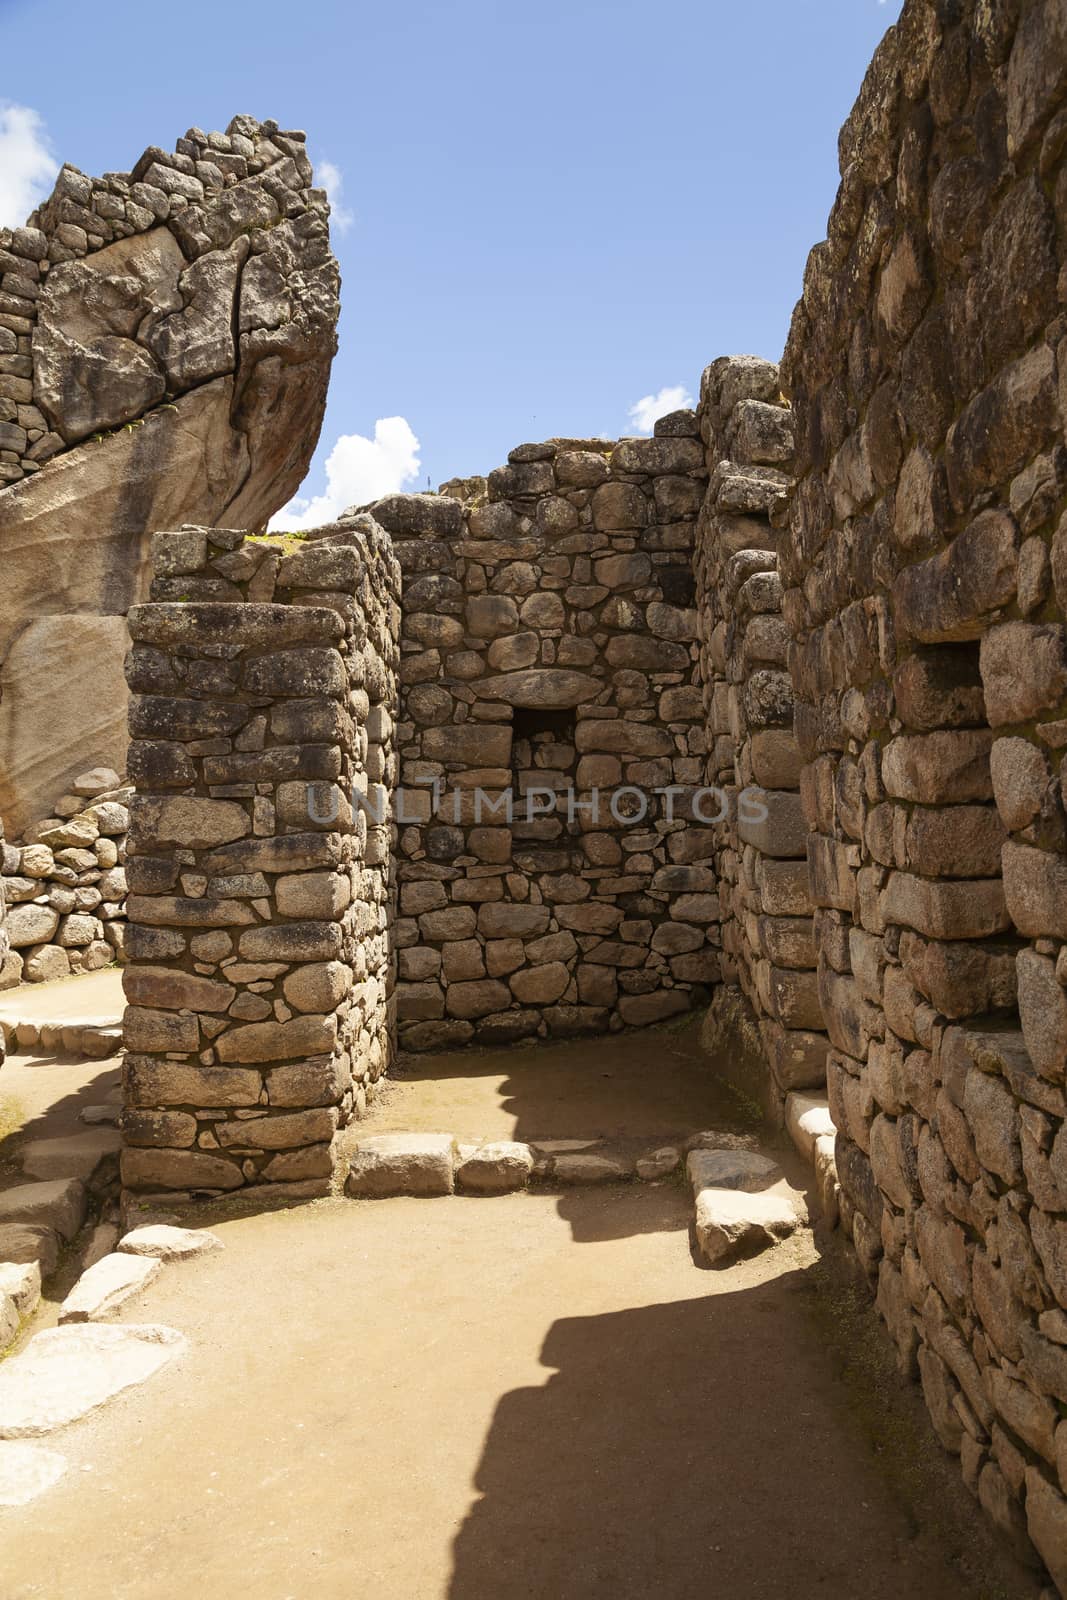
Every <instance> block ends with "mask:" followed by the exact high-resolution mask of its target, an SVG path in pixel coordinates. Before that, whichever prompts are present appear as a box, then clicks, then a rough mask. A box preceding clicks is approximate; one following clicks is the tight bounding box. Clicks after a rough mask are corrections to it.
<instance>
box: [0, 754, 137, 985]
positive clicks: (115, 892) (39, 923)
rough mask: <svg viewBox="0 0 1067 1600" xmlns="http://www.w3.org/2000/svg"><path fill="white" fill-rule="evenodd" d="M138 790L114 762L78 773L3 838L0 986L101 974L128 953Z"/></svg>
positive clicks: (0, 851) (0, 848)
mask: <svg viewBox="0 0 1067 1600" xmlns="http://www.w3.org/2000/svg"><path fill="white" fill-rule="evenodd" d="M132 794H133V790H132V788H130V787H129V786H128V785H126V784H124V783H123V780H122V779H121V778H120V776H119V774H118V773H117V772H115V771H113V770H112V769H111V768H109V767H103V766H100V767H93V768H92V769H90V770H89V771H87V772H82V773H79V775H78V776H77V777H76V778H75V780H74V782H73V784H72V785H71V793H70V794H65V795H61V796H60V798H59V800H58V801H57V802H56V805H55V806H54V808H53V810H54V812H55V815H54V816H50V817H45V818H43V819H42V820H41V821H40V822H37V823H35V824H34V825H33V827H31V828H27V830H26V832H25V834H24V836H23V838H22V840H21V841H20V842H14V841H13V842H11V843H8V842H7V841H6V840H4V839H3V837H2V836H0V895H2V897H3V903H5V904H6V907H7V918H6V921H5V930H6V934H7V939H8V945H9V948H8V950H7V953H6V954H3V953H0V990H2V989H13V988H15V987H16V986H17V985H18V984H20V983H45V982H48V981H49V980H51V979H54V978H66V977H69V976H70V974H71V973H78V972H97V971H99V970H100V968H102V967H107V966H110V965H111V963H112V962H113V961H115V960H117V959H118V960H121V958H122V945H123V938H124V936H125V931H126V868H125V861H126V830H127V828H128V826H129V810H128V802H129V799H130V796H131V795H132Z"/></svg>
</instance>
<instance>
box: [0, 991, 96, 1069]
mask: <svg viewBox="0 0 1067 1600" xmlns="http://www.w3.org/2000/svg"><path fill="white" fill-rule="evenodd" d="M30 1004H31V1006H32V1000H31V1001H30ZM0 1030H2V1032H3V1035H4V1048H5V1050H7V1051H8V1052H9V1053H10V1054H11V1055H15V1054H16V1053H17V1054H19V1055H26V1056H59V1055H61V1056H63V1057H65V1058H66V1059H67V1060H71V1061H103V1060H104V1059H105V1057H107V1056H114V1055H118V1053H119V1051H120V1050H121V1049H122V1018H121V1017H120V1016H114V1017H93V1018H89V1017H64V1018H59V1017H53V1018H50V1019H49V1020H48V1021H41V1022H38V1021H35V1020H34V1018H33V1016H32V1015H27V1016H25V1017H3V1018H0Z"/></svg>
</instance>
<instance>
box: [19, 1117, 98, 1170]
mask: <svg viewBox="0 0 1067 1600" xmlns="http://www.w3.org/2000/svg"><path fill="white" fill-rule="evenodd" d="M121 1148H122V1135H121V1134H120V1133H119V1131H118V1129H117V1128H113V1127H100V1128H93V1129H91V1130H89V1131H87V1132H85V1133H73V1134H69V1135H67V1136H66V1137H65V1138H58V1139H31V1140H29V1141H28V1143H26V1144H24V1145H21V1146H20V1147H19V1149H18V1152H17V1160H18V1162H19V1165H20V1166H21V1167H22V1170H23V1172H24V1173H25V1174H26V1176H27V1177H29V1178H80V1179H81V1180H82V1182H83V1183H90V1182H91V1181H92V1179H93V1177H94V1176H95V1174H96V1173H97V1171H98V1170H99V1168H100V1167H101V1166H102V1165H103V1163H104V1162H105V1161H107V1160H108V1159H109V1158H110V1159H114V1158H117V1157H118V1153H119V1151H120V1150H121Z"/></svg>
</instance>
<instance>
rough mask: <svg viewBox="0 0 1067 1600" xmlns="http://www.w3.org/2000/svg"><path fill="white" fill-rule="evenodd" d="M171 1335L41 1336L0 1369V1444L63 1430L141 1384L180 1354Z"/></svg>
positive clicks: (59, 1332)
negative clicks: (54, 1429) (3, 1440)
mask: <svg viewBox="0 0 1067 1600" xmlns="http://www.w3.org/2000/svg"><path fill="white" fill-rule="evenodd" d="M186 1343H187V1341H186V1339H185V1337H184V1335H183V1334H180V1333H179V1332H178V1331H177V1329H175V1328H163V1327H159V1326H157V1325H155V1324H151V1323H131V1324H129V1325H128V1326H122V1325H119V1326H115V1327H108V1326H107V1324H105V1323H98V1322H88V1323H76V1324H73V1325H69V1324H68V1325H67V1326H66V1327H62V1328H46V1329H45V1330H44V1332H43V1333H39V1334H37V1335H36V1337H35V1338H33V1339H31V1340H30V1342H29V1344H28V1345H27V1346H26V1348H25V1350H22V1351H20V1353H19V1354H18V1355H17V1356H13V1357H12V1358H11V1360H10V1361H5V1362H4V1363H3V1365H0V1439H30V1438H35V1437H38V1436H39V1435H41V1434H44V1433H51V1432H52V1430H53V1428H62V1427H65V1426H66V1424H67V1423H68V1422H74V1421H76V1420H77V1418H78V1417H84V1416H85V1414H86V1412H88V1411H94V1410H95V1409H96V1407H97V1406H102V1405H103V1404H104V1402H105V1401H107V1400H110V1399H111V1397H112V1396H113V1395H116V1394H121V1392H122V1390H123V1389H129V1388H132V1387H133V1385H134V1384H138V1383H144V1382H145V1380H146V1379H147V1378H150V1377H151V1376H152V1374H153V1373H154V1372H158V1371H159V1369H160V1367H162V1366H165V1365H166V1363H167V1362H168V1361H170V1360H171V1359H172V1358H173V1357H174V1356H176V1355H180V1354H181V1352H182V1351H183V1350H184V1349H185V1348H186Z"/></svg>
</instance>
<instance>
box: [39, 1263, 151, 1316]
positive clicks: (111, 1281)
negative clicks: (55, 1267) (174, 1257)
mask: <svg viewBox="0 0 1067 1600" xmlns="http://www.w3.org/2000/svg"><path fill="white" fill-rule="evenodd" d="M162 1266H163V1263H162V1261H160V1260H159V1259H158V1258H157V1257H155V1256H131V1255H121V1254H119V1252H118V1251H116V1252H114V1253H113V1254H112V1255H108V1256H101V1258H100V1260H99V1261H97V1262H94V1264H93V1265H92V1266H91V1267H88V1268H87V1269H86V1271H85V1272H83V1273H82V1275H81V1277H80V1278H79V1279H78V1281H77V1283H76V1284H75V1285H74V1287H73V1289H72V1290H71V1291H70V1293H69V1294H68V1296H67V1298H66V1299H65V1300H64V1302H63V1304H62V1305H61V1306H60V1308H59V1320H60V1322H61V1323H65V1322H96V1321H98V1320H99V1319H100V1318H101V1317H107V1316H110V1315H111V1313H112V1312H113V1311H117V1310H118V1308H119V1306H121V1305H122V1304H123V1302H124V1301H126V1300H128V1299H129V1298H130V1296H131V1295H133V1294H136V1293H137V1291H138V1290H139V1289H143V1288H144V1287H145V1285H146V1284H148V1283H151V1281H152V1279H153V1278H154V1277H155V1276H156V1275H157V1273H158V1272H160V1270H161V1269H162Z"/></svg>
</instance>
